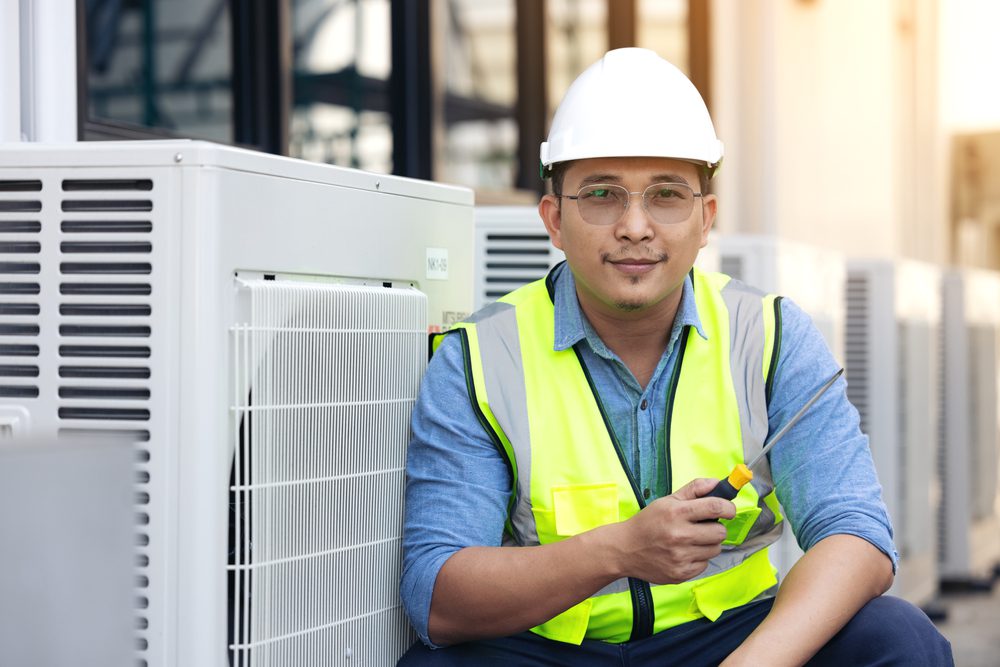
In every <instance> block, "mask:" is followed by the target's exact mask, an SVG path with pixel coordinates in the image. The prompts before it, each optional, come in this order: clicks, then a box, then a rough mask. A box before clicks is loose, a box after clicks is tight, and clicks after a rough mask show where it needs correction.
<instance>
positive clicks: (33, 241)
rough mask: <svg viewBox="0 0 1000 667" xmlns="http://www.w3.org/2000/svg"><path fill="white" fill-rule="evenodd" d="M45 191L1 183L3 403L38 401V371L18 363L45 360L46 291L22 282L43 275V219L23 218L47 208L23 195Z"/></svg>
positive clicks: (23, 183)
mask: <svg viewBox="0 0 1000 667" xmlns="http://www.w3.org/2000/svg"><path fill="white" fill-rule="evenodd" d="M41 191H42V181H40V180H3V181H0V280H2V282H0V296H2V299H0V398H17V399H35V398H38V396H39V387H38V384H37V382H38V380H37V378H38V376H39V368H38V366H37V365H34V364H23V363H19V362H18V361H17V360H18V359H23V358H24V357H38V356H39V354H40V347H39V344H38V343H37V339H38V336H39V334H40V332H41V326H40V323H39V316H40V314H41V304H40V300H39V299H38V296H39V294H40V292H41V286H40V283H39V282H36V281H34V280H19V278H20V277H21V276H35V275H38V274H40V273H41V270H42V263H41V262H40V261H39V255H40V253H41V252H42V242H41V231H42V220H41V219H40V218H41V216H38V217H37V218H36V217H32V216H30V215H24V214H26V213H41V211H42V203H41V201H39V200H34V199H25V198H24V195H23V194H18V193H25V192H31V193H35V192H41ZM11 435H13V434H11Z"/></svg>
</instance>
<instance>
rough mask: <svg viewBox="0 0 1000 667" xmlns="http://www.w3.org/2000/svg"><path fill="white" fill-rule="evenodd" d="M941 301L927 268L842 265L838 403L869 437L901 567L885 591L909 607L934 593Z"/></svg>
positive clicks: (933, 272)
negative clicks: (842, 398) (842, 395)
mask: <svg viewBox="0 0 1000 667" xmlns="http://www.w3.org/2000/svg"><path fill="white" fill-rule="evenodd" d="M940 295H941V272H940V270H939V269H938V268H936V267H934V266H931V265H928V264H922V263H919V262H914V261H906V260H903V261H897V262H891V261H888V260H851V261H849V262H848V271H847V291H846V296H847V328H846V339H845V352H846V362H847V363H846V368H847V395H848V397H849V398H850V399H851V402H852V403H854V405H855V406H856V407H857V408H858V412H859V413H860V415H861V429H862V430H863V431H864V432H865V433H866V434H868V437H869V439H870V446H871V451H872V458H873V459H874V461H875V467H876V469H877V470H878V475H879V480H880V481H881V483H882V490H883V495H884V498H885V502H886V505H887V506H888V509H889V514H890V516H891V518H892V521H893V528H894V532H895V543H896V550H897V552H898V553H899V557H900V565H899V572H898V573H897V575H896V580H895V583H894V584H893V587H892V591H891V592H892V593H893V594H894V595H897V596H899V597H902V598H904V599H906V600H909V601H910V602H912V603H914V604H916V605H924V604H927V603H929V602H930V601H931V600H932V598H933V597H934V596H935V594H936V592H937V589H938V567H937V553H936V546H937V540H936V531H937V521H936V516H937V508H938V506H939V505H940V493H939V490H938V480H937V474H936V453H937V437H938V428H937V426H938V424H937V415H938V384H939V382H938V378H939V376H938V374H939V372H940V371H939V367H938V358H939V353H938V345H939V336H940V317H941V311H940V304H941V298H940Z"/></svg>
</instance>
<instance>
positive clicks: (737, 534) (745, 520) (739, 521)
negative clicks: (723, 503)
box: [722, 507, 760, 545]
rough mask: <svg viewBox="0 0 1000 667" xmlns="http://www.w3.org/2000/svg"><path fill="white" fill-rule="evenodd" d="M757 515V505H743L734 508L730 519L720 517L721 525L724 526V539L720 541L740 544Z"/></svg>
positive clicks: (758, 514)
mask: <svg viewBox="0 0 1000 667" xmlns="http://www.w3.org/2000/svg"><path fill="white" fill-rule="evenodd" d="M759 516H760V508H759V507H743V508H740V509H738V510H736V516H734V517H733V518H732V519H722V525H723V526H725V527H726V539H725V540H723V541H722V543H723V544H730V545H731V544H742V543H743V540H745V539H746V538H747V534H748V533H749V532H750V529H751V528H753V524H754V522H755V521H756V520H757V517H759Z"/></svg>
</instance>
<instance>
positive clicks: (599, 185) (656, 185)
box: [555, 182, 705, 227]
mask: <svg viewBox="0 0 1000 667" xmlns="http://www.w3.org/2000/svg"><path fill="white" fill-rule="evenodd" d="M663 186H669V187H670V188H678V187H681V188H686V189H688V190H690V191H691V196H692V197H697V198H701V201H702V206H704V203H705V199H704V197H705V193H704V192H695V191H694V188H692V187H691V186H690V185H688V184H687V183H676V182H674V183H671V182H664V183H653V184H651V185H649V186H647V187H646V188H645V189H644V190H642V191H641V192H640V191H636V192H630V191H629V190H628V188H626V187H625V186H624V185H618V184H617V183H588V184H587V185H584V186H583V187H581V188H580V189H579V190H577V192H576V194H575V195H555V196H556V197H558V198H560V199H572V200H573V201H578V200H579V199H580V197H581V196H582V195H581V194H580V193H582V192H583V191H584V190H587V189H590V188H614V189H616V190H618V191H619V192H625V193H626V195H627V197H626V198H625V206H624V207H622V211H621V214H620V215H619V216H618V217H617V218H615V219H614V221H612V222H605V223H600V222H591V221H590V220H587V219H586V218H584V217H583V213H581V214H580V217H581V218H583V221H584V222H586V223H587V224H588V225H594V226H596V227H609V226H611V225H614V224H617V223H618V222H619V221H620V220H621V219H622V218H623V217H625V214H626V213H627V212H628V207H629V205H630V204H631V203H632V196H633V195H640V198H641V199H642V209H643V210H644V211H645V212H646V215H648V216H649V219H650V220H652V221H653V222H655V223H656V224H658V225H676V224H679V223H681V222H684V220H686V219H687V217H690V216H691V212H690V211H689V212H688V215H687V217H685V218H681V219H680V220H676V221H674V222H660V221H659V220H657V219H656V218H655V217H654V216H653V214H652V213H651V212H650V210H649V206H648V205H647V204H646V193H647V192H649V191H650V190H652V189H653V188H661V187H663ZM577 207H579V204H577ZM691 210H694V200H693V199H692V200H691Z"/></svg>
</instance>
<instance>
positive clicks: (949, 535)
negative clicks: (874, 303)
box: [938, 269, 1000, 584]
mask: <svg viewBox="0 0 1000 667" xmlns="http://www.w3.org/2000/svg"><path fill="white" fill-rule="evenodd" d="M942 294H943V297H944V303H943V308H944V315H943V328H944V344H943V350H942V351H943V355H944V356H943V358H944V368H943V371H944V372H943V374H942V376H943V379H944V385H943V395H942V407H943V410H942V415H941V448H940V452H939V457H938V474H939V475H940V479H941V491H942V494H941V510H940V527H939V533H938V539H939V542H938V563H939V565H940V568H941V578H942V580H945V581H951V582H955V583H965V584H968V583H977V582H981V583H987V584H989V583H990V582H991V581H992V577H993V573H994V568H996V567H997V565H998V563H1000V489H998V486H997V468H998V466H1000V461H998V458H1000V432H998V429H1000V421H998V407H997V399H998V391H997V381H998V376H1000V356H998V341H1000V274H998V273H996V272H990V271H982V270H971V269H967V270H961V271H959V270H953V271H949V272H948V273H947V274H946V275H945V278H944V281H943V292H942Z"/></svg>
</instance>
